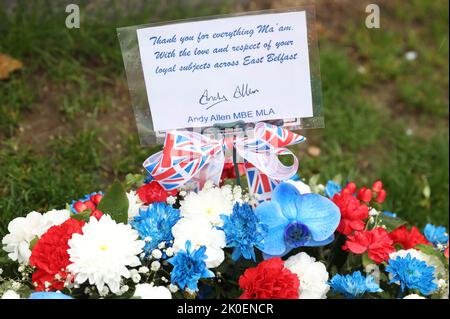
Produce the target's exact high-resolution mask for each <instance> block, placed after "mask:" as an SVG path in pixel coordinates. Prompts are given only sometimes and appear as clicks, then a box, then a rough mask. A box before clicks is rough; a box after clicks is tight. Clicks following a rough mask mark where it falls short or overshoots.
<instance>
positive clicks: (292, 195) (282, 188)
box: [272, 183, 303, 221]
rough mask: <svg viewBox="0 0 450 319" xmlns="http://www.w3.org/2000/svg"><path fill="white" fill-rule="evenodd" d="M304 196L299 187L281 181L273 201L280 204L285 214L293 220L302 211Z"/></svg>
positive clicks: (274, 193)
mask: <svg viewBox="0 0 450 319" xmlns="http://www.w3.org/2000/svg"><path fill="white" fill-rule="evenodd" d="M302 199H303V197H302V196H301V195H300V192H299V191H298V190H297V188H296V187H295V186H294V185H292V184H290V183H281V184H280V185H278V186H277V187H276V188H275V191H274V192H273V198H272V201H274V202H277V203H278V204H280V207H281V211H282V213H283V215H284V216H285V217H286V218H287V219H289V220H290V221H293V220H295V219H296V217H297V214H298V212H299V211H300V207H301V202H302Z"/></svg>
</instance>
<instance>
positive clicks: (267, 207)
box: [255, 183, 341, 258]
mask: <svg viewBox="0 0 450 319" xmlns="http://www.w3.org/2000/svg"><path fill="white" fill-rule="evenodd" d="M255 214H256V215H257V216H258V218H259V220H260V221H261V222H262V223H264V224H266V225H267V227H268V229H267V234H266V235H265V236H264V242H263V243H262V244H258V245H257V247H258V248H259V249H260V250H262V251H263V252H264V257H265V258H270V257H271V256H283V255H285V254H287V253H288V252H289V251H291V250H292V249H294V248H297V247H301V246H324V245H327V244H329V243H330V242H332V241H333V240H334V231H335V230H336V228H337V226H338V225H339V221H340V218H341V213H340V211H339V208H338V207H337V206H336V205H335V204H334V203H333V202H332V201H331V200H329V199H328V198H326V197H324V196H321V195H318V194H300V192H299V191H298V190H297V188H296V187H295V186H294V185H292V184H289V183H281V184H280V185H278V186H277V187H276V188H275V191H274V192H273V196H272V200H271V201H266V202H263V203H262V204H260V205H259V206H258V207H256V209H255Z"/></svg>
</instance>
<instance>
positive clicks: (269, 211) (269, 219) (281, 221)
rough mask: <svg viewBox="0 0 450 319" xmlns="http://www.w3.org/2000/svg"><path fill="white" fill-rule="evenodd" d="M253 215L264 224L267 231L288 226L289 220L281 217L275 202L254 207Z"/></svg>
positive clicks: (279, 209)
mask: <svg viewBox="0 0 450 319" xmlns="http://www.w3.org/2000/svg"><path fill="white" fill-rule="evenodd" d="M255 214H256V216H257V217H258V218H259V220H260V221H261V223H264V224H266V225H267V227H268V228H269V229H271V228H276V227H278V226H280V225H284V227H286V226H287V225H288V224H289V220H288V219H287V218H286V217H285V216H284V215H283V213H282V211H281V207H280V205H279V204H278V203H276V202H275V201H270V202H263V203H261V204H260V205H259V206H258V207H256V209H255ZM283 233H284V230H283Z"/></svg>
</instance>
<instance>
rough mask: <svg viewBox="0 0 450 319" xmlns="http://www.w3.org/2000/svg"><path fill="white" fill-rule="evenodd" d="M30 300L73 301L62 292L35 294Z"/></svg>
mask: <svg viewBox="0 0 450 319" xmlns="http://www.w3.org/2000/svg"><path fill="white" fill-rule="evenodd" d="M28 299H73V298H72V297H70V296H68V295H65V294H63V293H60V292H44V291H42V292H33V293H32V294H31V295H30V296H29V297H28Z"/></svg>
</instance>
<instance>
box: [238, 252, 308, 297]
mask: <svg viewBox="0 0 450 319" xmlns="http://www.w3.org/2000/svg"><path fill="white" fill-rule="evenodd" d="M239 287H241V289H243V290H244V293H243V294H242V295H241V296H240V297H239V298H240V299H298V288H299V287H300V281H299V279H298V277H297V275H296V274H294V273H292V272H291V271H290V270H289V269H287V268H285V267H284V263H283V261H282V260H281V258H279V257H277V258H271V259H268V260H265V261H262V262H261V263H259V264H258V266H256V267H254V268H248V269H247V270H246V271H245V272H244V274H243V275H242V276H241V277H240V278H239Z"/></svg>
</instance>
